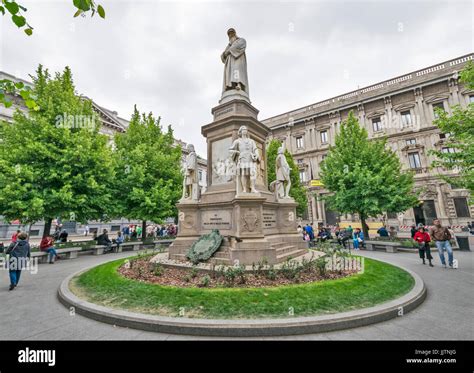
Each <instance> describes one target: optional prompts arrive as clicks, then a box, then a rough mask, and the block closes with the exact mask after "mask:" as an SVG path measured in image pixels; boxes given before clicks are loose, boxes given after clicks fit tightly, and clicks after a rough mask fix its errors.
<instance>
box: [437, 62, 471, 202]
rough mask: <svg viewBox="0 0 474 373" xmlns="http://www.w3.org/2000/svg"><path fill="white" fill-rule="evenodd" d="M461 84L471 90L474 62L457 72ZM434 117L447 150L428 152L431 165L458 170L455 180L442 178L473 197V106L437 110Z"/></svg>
mask: <svg viewBox="0 0 474 373" xmlns="http://www.w3.org/2000/svg"><path fill="white" fill-rule="evenodd" d="M461 82H463V83H464V84H466V86H467V87H468V88H469V89H474V63H472V61H470V62H469V63H468V64H467V65H466V67H465V68H464V69H463V71H462V72H461ZM437 115H438V118H437V119H436V120H435V121H434V124H436V125H437V126H438V127H439V129H440V130H441V131H442V132H443V133H446V134H449V137H448V138H447V139H446V140H445V143H444V146H443V147H444V148H446V149H448V150H451V149H452V150H454V152H451V151H448V152H446V151H442V150H441V151H439V150H432V151H431V152H430V153H431V154H434V155H436V157H437V159H436V161H435V162H433V166H441V167H444V168H446V169H458V170H459V177H456V178H453V177H452V176H451V177H449V179H448V177H446V176H442V178H443V179H446V180H447V181H448V182H449V183H451V184H453V185H456V186H458V187H461V188H466V189H468V190H469V191H470V193H471V198H472V197H474V103H470V104H469V105H468V107H467V108H465V109H463V108H461V107H460V106H459V105H457V106H454V107H453V108H452V115H448V113H446V112H444V111H443V110H441V109H437Z"/></svg>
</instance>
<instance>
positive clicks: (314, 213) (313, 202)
mask: <svg viewBox="0 0 474 373" xmlns="http://www.w3.org/2000/svg"><path fill="white" fill-rule="evenodd" d="M316 219H318V213H317V211H316V197H315V196H314V195H311V220H312V221H315V220H316Z"/></svg>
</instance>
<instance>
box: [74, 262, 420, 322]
mask: <svg viewBox="0 0 474 373" xmlns="http://www.w3.org/2000/svg"><path fill="white" fill-rule="evenodd" d="M124 260H125V259H121V260H116V261H113V262H110V263H106V264H103V265H100V266H97V267H95V268H93V269H91V270H89V271H87V272H85V273H83V274H82V275H80V276H79V277H77V278H75V279H74V281H73V283H72V290H73V292H74V293H76V295H78V296H80V297H81V298H83V299H86V300H88V301H90V302H93V303H97V304H101V305H106V306H108V307H112V308H121V309H126V310H129V311H136V312H142V313H149V314H155V315H166V316H179V311H180V308H182V307H184V312H185V314H184V316H186V317H201V318H260V317H288V315H289V309H290V307H291V308H292V309H293V310H294V315H295V316H309V315H321V314H329V313H337V312H343V311H349V310H353V309H358V308H365V307H370V306H373V305H376V304H379V303H383V302H385V301H388V300H390V299H394V298H397V297H400V296H402V295H403V294H406V293H407V292H408V291H410V290H411V289H412V287H413V285H414V279H413V277H412V276H410V275H409V274H408V273H407V272H406V271H404V270H402V269H400V268H397V267H395V266H392V265H389V264H386V263H382V262H379V261H376V260H372V259H367V258H365V271H364V272H363V273H361V274H357V275H353V276H350V277H345V278H342V279H337V280H327V281H321V282H315V283H307V284H298V285H290V286H282V287H267V288H240V289H239V288H219V289H203V288H178V287H171V286H161V285H155V284H146V283H143V282H139V281H135V280H130V279H127V278H124V277H122V276H121V275H120V274H119V273H118V272H117V268H118V267H119V266H120V265H121V264H122V263H123V262H124Z"/></svg>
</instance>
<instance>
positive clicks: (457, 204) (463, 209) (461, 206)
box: [453, 197, 471, 218]
mask: <svg viewBox="0 0 474 373" xmlns="http://www.w3.org/2000/svg"><path fill="white" fill-rule="evenodd" d="M453 200H454V208H455V209H456V216H457V217H458V218H470V217H471V214H470V213H469V206H468V204H467V199H466V198H462V197H456V198H453Z"/></svg>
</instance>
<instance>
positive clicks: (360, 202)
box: [321, 111, 418, 237]
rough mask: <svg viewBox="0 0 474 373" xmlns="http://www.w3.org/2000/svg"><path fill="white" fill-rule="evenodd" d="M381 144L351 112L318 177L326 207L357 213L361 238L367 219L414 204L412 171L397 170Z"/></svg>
mask: <svg viewBox="0 0 474 373" xmlns="http://www.w3.org/2000/svg"><path fill="white" fill-rule="evenodd" d="M385 144H386V140H369V139H368V135H367V131H366V130H365V128H363V127H360V126H359V122H358V120H357V118H355V117H354V114H353V113H352V111H351V112H350V113H349V117H348V118H347V120H346V121H344V122H343V124H342V126H341V132H340V133H339V134H338V135H337V136H336V141H335V146H333V147H331V148H330V150H329V153H328V155H327V157H326V158H325V159H324V161H323V163H322V166H321V180H322V182H323V184H324V186H325V187H326V188H327V189H328V190H329V191H330V192H331V194H330V195H329V196H327V197H326V201H327V202H328V203H329V206H330V207H331V208H332V209H334V210H335V211H338V212H340V213H343V214H346V213H350V214H353V213H357V214H358V215H359V218H360V220H361V223H362V228H363V231H364V235H365V237H368V233H369V231H368V226H367V223H366V219H367V218H369V217H376V216H377V215H380V214H382V213H384V212H387V211H388V212H403V211H406V210H407V209H409V208H410V207H413V206H415V205H417V204H418V196H417V193H415V192H414V181H413V174H412V173H411V172H403V171H401V164H400V160H399V159H398V157H397V155H396V154H395V153H394V152H393V151H392V150H390V149H387V148H386V147H385Z"/></svg>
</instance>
